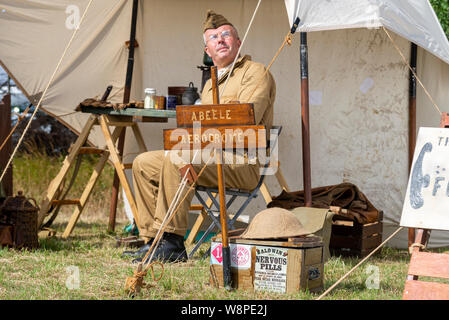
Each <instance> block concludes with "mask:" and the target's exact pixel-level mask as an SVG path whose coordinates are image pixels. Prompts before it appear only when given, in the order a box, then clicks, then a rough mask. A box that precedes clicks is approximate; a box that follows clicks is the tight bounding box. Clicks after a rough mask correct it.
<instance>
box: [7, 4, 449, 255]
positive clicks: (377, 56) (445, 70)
mask: <svg viewBox="0 0 449 320" xmlns="http://www.w3.org/2000/svg"><path fill="white" fill-rule="evenodd" d="M88 2H89V1H88V0H78V1H73V0H51V1H50V0H33V1H30V0H26V1H25V0H0V63H1V65H2V67H4V68H5V69H6V70H7V71H8V72H9V73H10V74H11V76H12V77H13V78H14V80H15V81H16V83H17V84H18V85H20V86H21V88H22V90H23V92H24V93H25V94H26V95H27V96H28V97H29V99H30V100H31V101H32V102H34V103H36V101H37V100H38V99H39V97H40V93H42V91H43V90H44V88H45V86H46V85H47V82H48V81H49V79H50V76H51V74H52V72H53V70H54V68H55V67H56V64H57V62H58V60H59V58H60V57H61V55H62V53H63V51H64V48H65V46H66V45H67V43H68V41H69V39H70V37H71V35H72V33H73V28H74V27H75V26H76V22H77V19H78V18H79V17H80V16H81V15H82V13H83V12H84V10H85V8H86V6H87V4H88ZM256 4H257V0H229V1H219V0H212V1H210V0H191V1H182V0H171V1H164V0H144V1H140V3H139V18H138V24H137V40H138V43H139V47H138V48H137V49H136V61H135V65H134V78H133V87H132V95H131V99H141V98H142V97H143V89H144V88H145V87H155V88H156V89H157V91H158V94H167V87H168V86H179V85H183V86H185V85H187V84H188V83H189V82H190V81H193V82H195V84H196V85H197V86H199V85H200V80H201V73H200V71H199V70H198V69H197V66H198V65H200V64H201V62H202V57H203V47H204V45H203V42H202V41H203V39H202V34H201V32H202V22H203V20H204V17H205V13H206V11H207V9H214V10H215V11H216V12H219V13H221V14H223V15H225V16H226V17H227V18H228V19H229V20H230V21H232V22H233V24H234V25H235V26H236V27H237V28H238V30H239V31H240V34H241V36H242V35H243V33H244V32H245V31H246V28H247V26H248V24H249V21H250V20H251V17H252V14H253V11H254V9H255V7H256ZM131 7H132V1H129V0H95V1H93V3H92V5H91V7H90V8H89V11H88V12H87V15H86V17H85V20H84V22H83V24H82V25H81V26H80V29H79V32H78V34H77V36H76V38H75V39H74V42H73V44H72V45H71V47H70V48H69V50H68V52H67V55H66V57H65V58H64V60H63V63H62V66H61V68H60V70H59V72H58V73H57V75H56V78H55V82H54V83H53V85H52V86H51V87H50V89H49V91H48V94H47V95H46V97H45V98H44V99H43V104H42V108H43V109H44V110H45V111H47V112H49V113H51V114H52V115H54V116H56V117H58V119H60V120H61V121H62V122H64V123H65V124H67V125H68V126H69V127H71V128H72V129H73V130H75V131H79V130H80V128H81V127H82V125H83V124H84V122H85V120H86V119H87V117H88V115H86V114H80V113H74V108H75V106H76V105H77V104H78V103H79V102H81V101H82V100H84V99H85V98H90V97H94V96H100V95H101V94H102V93H103V92H104V90H105V88H106V87H107V86H108V85H109V84H111V85H113V86H114V90H113V91H112V95H113V101H114V102H121V101H122V96H123V86H124V82H125V74H126V65H127V58H128V50H127V48H126V46H125V42H126V41H127V40H129V33H130V32H129V31H130V21H131ZM296 15H298V16H299V17H300V18H301V20H302V22H301V25H300V28H299V31H304V32H310V33H309V35H308V36H309V72H310V79H309V80H310V85H309V86H310V123H311V124H310V128H311V157H312V159H311V160H312V187H318V186H324V185H331V184H337V183H341V182H344V181H348V182H352V183H354V184H356V185H357V186H358V187H359V188H360V189H361V190H362V191H363V192H364V193H365V194H366V195H367V197H368V198H369V199H370V201H371V202H372V203H373V204H374V205H375V206H376V207H377V208H378V209H381V210H383V211H384V236H387V235H388V234H389V233H390V232H392V231H394V230H395V229H396V227H397V225H398V223H399V220H400V214H401V211H402V202H403V199H404V195H405V191H406V186H407V180H408V89H409V88H408V83H409V70H408V68H407V67H406V65H405V64H404V63H403V61H402V59H401V57H400V56H399V54H398V52H397V51H396V49H395V48H394V46H393V44H392V43H391V41H390V40H389V39H388V37H387V36H386V34H385V32H384V31H383V30H382V29H379V28H377V29H376V27H380V26H385V27H386V28H387V29H388V30H390V31H391V34H392V35H393V39H394V41H395V43H396V44H397V45H398V47H399V48H400V49H401V51H402V52H403V53H404V54H405V56H406V57H409V56H410V42H411V41H412V42H414V43H416V44H417V45H418V46H419V50H418V75H419V77H420V78H421V80H422V81H423V83H424V84H425V86H426V87H427V89H428V90H429V92H430V93H431V94H432V96H433V98H434V99H435V100H436V102H437V104H438V105H439V106H440V107H441V109H442V111H448V110H447V108H446V105H445V102H446V101H448V95H449V93H448V90H447V88H448V85H449V65H448V64H449V44H448V41H447V39H446V37H445V35H444V33H443V31H442V29H441V26H440V25H439V23H438V20H437V18H436V16H435V14H434V12H433V10H432V8H431V6H430V4H429V3H428V1H427V0H388V1H387V0H303V1H299V0H296V1H295V0H285V2H284V1H280V0H263V1H262V4H261V6H260V8H259V11H258V13H257V16H256V18H255V20H254V24H253V26H252V28H251V30H250V32H249V34H248V38H247V40H246V42H245V44H244V48H243V52H242V53H244V54H250V55H251V56H252V57H253V60H256V61H259V62H262V63H264V64H268V63H269V62H270V60H271V58H272V57H273V55H274V54H275V52H276V50H277V49H278V48H279V46H280V44H281V43H282V41H283V39H284V36H285V35H286V33H287V31H288V30H289V29H290V26H291V22H292V21H293V19H294V17H295V16H296ZM271 72H272V73H273V75H274V78H275V80H276V83H277V98H276V103H275V123H276V124H278V125H282V126H283V133H282V136H281V139H280V146H279V152H280V160H281V166H282V170H283V173H284V175H285V176H286V179H287V182H288V184H289V186H290V188H291V189H292V190H300V189H302V188H303V185H302V170H301V165H302V161H301V129H300V125H301V119H300V103H299V101H300V77H299V74H300V68H299V37H298V36H296V37H294V40H293V43H292V46H291V47H288V48H286V49H284V51H283V52H282V54H281V55H280V56H279V58H278V59H277V61H276V63H275V64H274V65H273V67H272V69H271ZM417 95H418V96H417V101H418V102H417V118H418V123H417V125H418V127H419V126H438V123H439V118H440V116H439V114H438V112H436V110H435V109H434V107H433V105H432V104H431V102H430V101H429V99H428V98H427V97H426V96H425V94H424V92H423V90H422V89H421V88H420V87H418V93H417ZM175 125H176V123H175V121H174V120H170V121H169V122H168V123H167V124H155V125H142V127H141V129H142V131H143V133H144V136H145V137H146V142H147V146H148V147H149V148H150V149H159V148H161V147H162V129H163V128H173V127H174V126H175ZM90 141H91V142H92V143H94V144H96V145H102V144H103V141H102V140H101V136H100V134H99V133H98V132H94V133H93V134H92V135H91V137H90ZM136 150H137V148H136V146H135V145H134V143H133V141H131V140H130V139H128V140H127V141H126V145H125V157H126V158H127V159H125V161H126V162H130V161H131V160H132V158H133V157H135V155H136ZM267 182H268V187H269V189H270V190H271V192H272V194H273V195H276V194H277V193H279V192H280V189H279V187H278V186H277V183H276V180H275V179H274V178H272V177H269V178H268V181H267ZM264 205H265V204H264V201H263V200H262V199H258V201H257V202H255V203H253V204H252V205H251V206H250V207H249V208H248V209H247V210H248V212H247V213H248V214H249V215H254V214H256V213H257V212H258V211H260V210H262V209H263V208H264ZM390 244H391V245H393V246H398V247H406V246H407V234H406V231H405V232H404V233H402V234H400V235H398V236H396V237H395V238H394V239H393V240H392V241H391V242H390ZM448 244H449V233H443V232H434V233H432V236H431V245H434V246H437V245H448Z"/></svg>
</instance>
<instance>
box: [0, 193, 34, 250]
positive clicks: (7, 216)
mask: <svg viewBox="0 0 449 320" xmlns="http://www.w3.org/2000/svg"><path fill="white" fill-rule="evenodd" d="M29 200H32V201H33V202H34V205H33V204H32V203H31V202H30V201H29ZM38 211H39V207H38V206H37V204H36V200H34V199H32V198H29V199H27V198H26V197H24V196H23V193H22V192H21V191H19V192H18V195H17V196H16V197H8V198H6V200H5V201H4V203H3V204H2V206H1V209H0V224H3V225H9V226H12V227H13V247H14V248H16V249H22V248H26V249H35V248H38V247H39V240H38V235H37V233H38V230H37V216H38Z"/></svg>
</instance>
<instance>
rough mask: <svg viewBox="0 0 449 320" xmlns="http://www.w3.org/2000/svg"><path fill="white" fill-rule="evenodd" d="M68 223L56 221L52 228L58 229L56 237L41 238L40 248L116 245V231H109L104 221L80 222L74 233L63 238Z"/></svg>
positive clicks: (67, 248) (54, 249) (82, 249)
mask: <svg viewBox="0 0 449 320" xmlns="http://www.w3.org/2000/svg"><path fill="white" fill-rule="evenodd" d="M66 226H67V223H54V224H53V225H52V226H51V228H52V229H54V230H56V232H57V234H56V236H55V237H51V238H42V239H39V249H38V250H48V251H63V250H70V251H85V250H91V249H98V248H111V247H114V246H115V237H116V236H117V234H116V232H111V233H110V232H108V231H107V229H106V226H105V225H104V224H102V223H86V222H78V223H77V225H76V227H75V229H74V230H73V232H72V234H71V235H70V236H69V237H68V238H67V239H64V238H62V237H61V236H62V234H63V232H64V230H65V228H66Z"/></svg>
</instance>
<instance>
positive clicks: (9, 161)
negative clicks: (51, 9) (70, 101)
mask: <svg viewBox="0 0 449 320" xmlns="http://www.w3.org/2000/svg"><path fill="white" fill-rule="evenodd" d="M92 2H93V0H90V1H89V3H88V4H87V7H86V9H85V10H84V13H83V15H82V17H81V19H80V22H79V24H78V27H77V28H75V30H74V31H73V34H72V37H71V38H70V40H69V42H68V44H67V46H66V47H65V49H64V52H63V53H62V56H61V58H60V59H59V62H58V64H57V65H56V68H55V71H54V72H53V74H52V76H51V77H50V80H49V81H48V83H47V86H46V87H45V90H44V91H43V93H42V96H41V97H40V99H39V102H38V104H37V106H36V108H35V109H34V112H33V114H32V115H31V118H30V121H28V123H27V125H26V127H25V129H24V130H23V133H22V136H21V137H20V139H19V141H18V142H17V145H16V147H15V149H14V151H13V153H12V154H11V156H10V158H9V160H8V163H7V164H6V166H5V169H4V170H3V173H2V175H1V177H0V182H1V181H2V180H3V178H4V176H5V174H6V171H7V169H8V168H9V166H10V165H11V162H12V160H13V159H14V156H15V155H16V153H17V150H18V149H19V147H20V144H21V143H22V141H23V138H24V137H25V135H26V133H27V132H28V129H29V128H30V125H31V122H32V121H33V119H34V117H35V116H36V113H37V112H38V111H39V108H40V107H41V104H42V101H43V100H44V97H45V96H46V95H47V91H48V89H49V88H50V86H51V84H52V83H53V80H54V78H55V76H56V73H57V72H58V70H59V68H60V67H61V64H62V61H63V60H64V58H65V56H66V54H67V52H68V50H69V48H70V46H71V45H72V42H73V40H74V39H75V36H76V34H77V33H78V30H79V29H80V26H81V24H82V23H83V20H84V18H85V17H86V14H87V12H88V11H89V8H90V6H91V4H92Z"/></svg>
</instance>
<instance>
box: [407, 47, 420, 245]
mask: <svg viewBox="0 0 449 320" xmlns="http://www.w3.org/2000/svg"><path fill="white" fill-rule="evenodd" d="M417 57H418V47H417V45H416V44H414V43H411V55H410V67H412V69H413V71H414V72H415V73H416V70H417V69H416V65H417ZM409 77H410V80H409V118H408V130H409V135H408V137H409V139H408V141H409V142H408V148H409V149H408V164H409V171H410V170H411V168H412V162H413V153H414V150H415V145H416V78H415V76H414V74H413V72H411V71H410V76H409ZM414 241H415V229H413V228H409V229H408V246H409V247H410V246H411V245H412V244H413V242H414Z"/></svg>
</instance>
